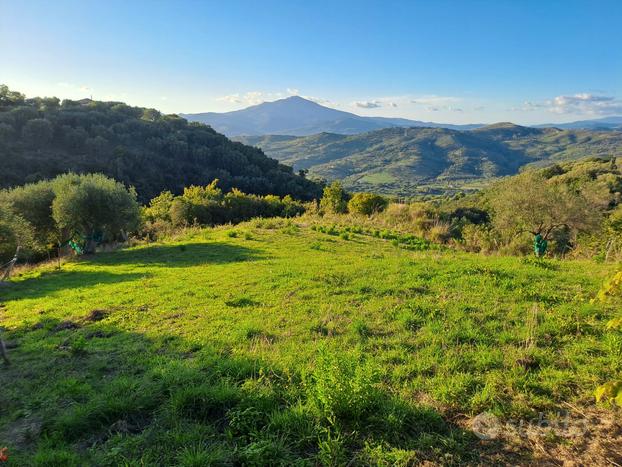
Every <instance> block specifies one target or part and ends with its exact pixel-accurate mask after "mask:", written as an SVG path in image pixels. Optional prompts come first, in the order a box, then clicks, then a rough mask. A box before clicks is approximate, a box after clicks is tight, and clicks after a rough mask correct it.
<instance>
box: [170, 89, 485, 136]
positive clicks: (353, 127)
mask: <svg viewBox="0 0 622 467" xmlns="http://www.w3.org/2000/svg"><path fill="white" fill-rule="evenodd" d="M181 116H182V117H184V118H186V119H188V120H189V121H192V122H200V123H205V124H207V125H210V126H211V127H212V128H214V129H215V130H216V131H218V132H220V133H223V134H225V135H227V136H241V135H246V136H257V135H268V134H279V135H293V136H308V135H313V134H316V133H322V132H329V133H338V134H343V135H353V134H359V133H365V132H368V131H373V130H379V129H382V128H390V127H422V126H425V127H438V128H441V127H442V128H451V129H455V130H468V129H472V128H477V127H480V126H482V125H451V124H447V125H445V124H439V123H432V122H420V121H417V120H407V119H404V118H386V117H362V116H360V115H356V114H353V113H350V112H343V111H341V110H336V109H331V108H329V107H325V106H323V105H320V104H318V103H316V102H313V101H310V100H308V99H304V98H302V97H299V96H292V97H288V98H286V99H280V100H277V101H274V102H264V103H262V104H259V105H254V106H252V107H248V108H246V109H242V110H235V111H233V112H225V113H215V112H207V113H197V114H181Z"/></svg>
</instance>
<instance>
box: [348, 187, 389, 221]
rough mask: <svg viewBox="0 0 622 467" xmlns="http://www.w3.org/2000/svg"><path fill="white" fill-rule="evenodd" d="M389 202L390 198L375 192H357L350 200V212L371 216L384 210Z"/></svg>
mask: <svg viewBox="0 0 622 467" xmlns="http://www.w3.org/2000/svg"><path fill="white" fill-rule="evenodd" d="M388 204H389V202H388V200H387V199H386V198H384V197H383V196H380V195H375V194H373V193H355V194H354V195H352V198H351V199H350V201H348V212H350V213H353V214H363V215H366V216H370V215H372V214H375V213H378V212H381V211H383V210H384V209H385V208H386V207H387V205H388Z"/></svg>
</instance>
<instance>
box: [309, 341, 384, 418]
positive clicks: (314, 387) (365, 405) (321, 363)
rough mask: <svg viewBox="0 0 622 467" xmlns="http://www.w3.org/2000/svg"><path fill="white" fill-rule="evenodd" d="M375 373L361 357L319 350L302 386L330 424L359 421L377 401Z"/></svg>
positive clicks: (371, 366)
mask: <svg viewBox="0 0 622 467" xmlns="http://www.w3.org/2000/svg"><path fill="white" fill-rule="evenodd" d="M377 383H378V373H377V370H376V369H375V368H374V367H373V365H372V364H371V363H370V362H365V361H364V360H362V359H361V358H360V357H357V356H352V355H344V354H339V355H337V354H335V353H334V352H332V351H330V350H329V349H328V348H326V347H324V348H322V349H320V353H319V355H318V358H317V361H316V363H315V369H314V370H313V372H312V373H311V374H310V375H309V376H308V378H307V380H306V382H305V386H306V388H307V392H308V397H309V401H310V403H312V404H313V405H314V407H315V409H316V410H317V411H318V413H319V414H320V415H321V416H322V417H324V418H326V420H327V421H328V422H329V423H330V424H333V425H334V424H338V423H343V422H348V421H350V422H351V421H356V420H360V419H361V418H362V417H364V416H365V415H366V414H367V413H368V412H369V411H371V410H372V409H373V408H374V406H375V404H376V403H377V402H378V401H377V390H376V384H377Z"/></svg>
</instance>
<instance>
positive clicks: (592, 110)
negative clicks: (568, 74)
mask: <svg viewBox="0 0 622 467" xmlns="http://www.w3.org/2000/svg"><path fill="white" fill-rule="evenodd" d="M545 104H546V105H547V107H548V110H549V111H550V112H553V113H556V114H588V115H613V114H617V113H620V112H622V101H621V100H618V99H616V98H615V97H613V96H602V95H601V96H599V95H593V94H589V93H586V92H584V93H579V94H573V95H571V96H557V97H555V98H554V99H552V100H550V101H546V103H545Z"/></svg>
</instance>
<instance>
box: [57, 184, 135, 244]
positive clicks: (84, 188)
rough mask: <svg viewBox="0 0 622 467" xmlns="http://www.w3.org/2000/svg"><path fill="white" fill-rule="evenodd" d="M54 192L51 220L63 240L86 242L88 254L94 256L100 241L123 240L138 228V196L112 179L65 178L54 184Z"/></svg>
mask: <svg viewBox="0 0 622 467" xmlns="http://www.w3.org/2000/svg"><path fill="white" fill-rule="evenodd" d="M53 189H54V195H55V197H54V201H53V202H52V217H53V218H54V221H55V222H56V225H57V227H58V229H59V230H60V231H61V232H62V238H63V239H71V238H75V237H78V238H83V239H85V240H86V249H85V251H86V252H93V251H94V248H95V243H96V242H97V241H103V240H109V241H110V240H115V239H116V238H117V237H119V236H122V237H124V236H126V235H127V232H130V231H134V230H136V229H137V228H138V226H139V221H140V211H139V207H138V202H137V201H136V192H135V191H134V190H133V189H130V190H127V189H126V188H125V187H124V186H123V185H122V184H121V183H119V182H116V181H115V180H113V179H111V178H108V177H106V176H104V175H101V174H88V175H76V174H66V175H61V176H60V177H57V178H56V179H55V180H54V181H53ZM96 239H97V240H96Z"/></svg>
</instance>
